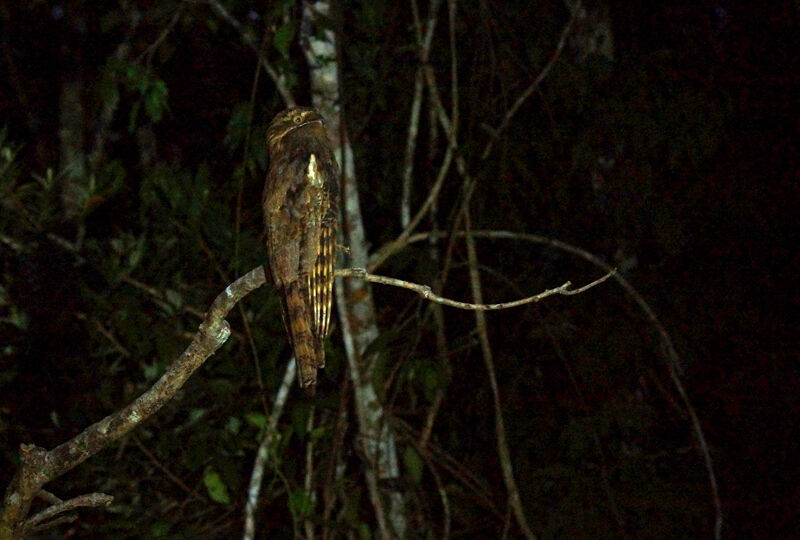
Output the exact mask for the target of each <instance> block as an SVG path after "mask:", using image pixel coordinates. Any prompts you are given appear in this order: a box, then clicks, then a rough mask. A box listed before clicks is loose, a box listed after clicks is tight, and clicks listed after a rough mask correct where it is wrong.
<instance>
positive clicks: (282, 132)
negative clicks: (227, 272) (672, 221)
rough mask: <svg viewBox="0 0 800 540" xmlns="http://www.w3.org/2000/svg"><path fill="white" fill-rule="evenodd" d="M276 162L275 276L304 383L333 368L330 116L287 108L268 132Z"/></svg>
mask: <svg viewBox="0 0 800 540" xmlns="http://www.w3.org/2000/svg"><path fill="white" fill-rule="evenodd" d="M267 146H268V148H269V156H270V165H269V172H268V173H267V180H266V182H265V184H264V197H263V201H262V206H263V209H264V225H265V229H266V233H265V236H266V241H267V253H268V258H269V268H270V273H271V275H272V281H273V283H274V284H275V287H276V288H277V289H278V293H279V294H280V295H281V301H282V305H283V322H284V325H285V326H286V332H287V334H288V335H289V342H290V343H291V345H292V348H293V349H294V355H295V359H296V361H297V368H298V372H299V377H300V386H301V387H303V388H310V389H313V387H314V385H315V384H316V382H317V369H318V368H322V367H325V350H324V348H323V342H324V340H325V338H326V337H327V335H328V333H329V331H330V320H331V308H332V304H333V262H334V259H335V254H334V247H335V242H336V228H337V226H338V223H337V219H338V215H337V212H338V199H339V188H338V178H339V167H338V165H337V164H336V158H335V157H334V155H333V151H332V150H331V143H330V141H329V140H328V134H327V132H326V130H325V124H324V122H323V120H322V116H320V115H319V113H318V112H317V111H315V110H314V109H311V108H307V107H294V108H291V109H287V110H285V111H283V112H281V113H279V114H278V115H277V116H275V118H274V119H273V120H272V122H271V123H270V125H269V128H268V129H267Z"/></svg>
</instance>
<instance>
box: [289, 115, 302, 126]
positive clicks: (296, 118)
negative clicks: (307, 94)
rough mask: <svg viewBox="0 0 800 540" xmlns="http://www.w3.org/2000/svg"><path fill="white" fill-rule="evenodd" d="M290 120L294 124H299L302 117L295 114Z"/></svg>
mask: <svg viewBox="0 0 800 540" xmlns="http://www.w3.org/2000/svg"><path fill="white" fill-rule="evenodd" d="M292 121H293V122H294V123H295V124H299V123H301V122H302V121H303V118H302V117H300V116H295V117H294V118H293V119H292Z"/></svg>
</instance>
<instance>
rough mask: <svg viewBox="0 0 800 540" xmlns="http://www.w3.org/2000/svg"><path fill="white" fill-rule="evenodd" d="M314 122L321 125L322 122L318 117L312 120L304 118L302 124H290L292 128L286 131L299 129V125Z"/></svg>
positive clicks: (307, 124) (302, 125)
mask: <svg viewBox="0 0 800 540" xmlns="http://www.w3.org/2000/svg"><path fill="white" fill-rule="evenodd" d="M314 123H318V124H319V125H323V124H322V120H320V119H319V118H316V119H314V120H306V121H305V122H303V123H302V124H297V125H296V126H292V129H290V130H289V131H287V132H286V133H291V132H292V131H294V130H296V129H300V128H301V127H304V126H309V125H311V124H314Z"/></svg>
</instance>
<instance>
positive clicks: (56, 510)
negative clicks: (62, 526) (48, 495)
mask: <svg viewBox="0 0 800 540" xmlns="http://www.w3.org/2000/svg"><path fill="white" fill-rule="evenodd" d="M113 500H114V497H112V496H111V495H106V494H105V493H89V494H87V495H81V496H79V497H74V498H72V499H69V500H67V501H62V502H60V503H56V504H54V505H52V506H50V507H48V508H46V509H44V510H42V511H41V512H39V513H38V514H36V515H35V516H33V517H32V518H30V519H29V520H27V522H26V523H25V529H26V530H43V529H49V528H50V527H52V526H54V525H56V524H57V523H56V521H57V520H53V518H55V517H56V516H57V515H59V514H63V513H65V512H70V511H72V510H75V509H77V508H82V507H95V506H108V505H109V504H111V501H113ZM51 520H52V521H51ZM70 521H73V519H70Z"/></svg>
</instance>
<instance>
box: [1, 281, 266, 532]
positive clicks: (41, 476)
mask: <svg viewBox="0 0 800 540" xmlns="http://www.w3.org/2000/svg"><path fill="white" fill-rule="evenodd" d="M264 281H265V277H264V269H263V267H260V266H259V267H257V268H255V269H254V270H252V271H250V272H249V273H248V274H246V275H244V276H242V277H241V278H239V279H238V280H236V281H235V282H234V283H232V284H230V285H229V286H228V287H226V288H225V290H224V291H223V292H222V293H220V294H219V295H218V296H217V297H216V299H215V300H214V302H213V303H212V304H211V307H210V308H209V309H208V311H207V312H206V316H205V318H204V320H203V322H202V323H201V324H200V328H199V329H198V331H197V333H196V334H195V336H194V338H193V339H192V342H191V343H190V344H189V346H188V347H187V348H186V350H185V351H184V352H183V354H181V356H180V357H178V358H177V359H176V360H175V361H173V362H172V364H170V365H169V367H168V368H167V370H166V371H165V372H164V374H163V375H162V376H161V378H160V379H158V381H156V382H155V383H154V384H153V386H152V387H150V389H149V390H147V391H146V392H145V393H144V394H142V395H141V396H139V397H138V398H136V399H135V400H134V401H133V402H132V403H131V404H129V405H128V406H126V407H124V408H123V409H121V410H119V411H117V412H115V413H113V414H110V415H109V416H107V417H105V418H104V419H103V420H101V421H99V422H97V423H95V424H92V425H91V426H89V427H88V428H86V429H85V430H83V431H82V432H81V433H80V434H78V435H76V436H75V437H73V438H72V439H70V440H69V441H67V442H65V443H63V444H61V445H59V446H57V447H56V448H54V449H52V450H50V451H47V450H45V449H44V448H39V447H37V446H34V445H29V444H23V445H21V446H20V466H19V469H18V470H17V473H16V474H15V475H14V477H13V479H12V480H11V483H10V484H9V487H8V488H7V490H6V494H5V498H4V500H3V506H2V509H1V510H0V540H6V539H9V538H13V537H14V536H18V535H19V533H20V528H21V527H22V524H23V523H24V521H25V518H26V516H27V514H28V512H29V510H30V505H31V501H32V499H33V497H34V496H35V494H36V493H37V492H38V491H39V490H40V489H41V488H42V487H43V486H44V485H45V484H46V483H48V482H50V481H51V480H53V479H55V478H57V477H59V476H61V475H62V474H64V473H66V472H67V471H69V470H71V469H73V468H75V467H77V466H78V465H80V464H81V463H83V462H84V461H86V460H87V459H89V458H90V457H91V456H93V455H95V454H96V453H97V452H99V451H100V450H102V449H104V448H106V447H107V446H109V445H110V444H111V443H112V442H113V441H115V440H117V439H119V438H120V437H122V436H123V435H125V434H126V433H129V432H130V431H131V430H133V429H134V428H135V427H136V426H138V425H139V424H141V423H142V422H144V421H145V420H146V419H148V418H149V417H150V416H152V415H153V414H154V413H155V412H156V411H158V410H159V409H160V408H161V407H163V406H164V405H165V404H166V403H167V402H168V401H169V400H170V399H172V397H173V396H174V395H175V393H177V391H178V390H179V389H180V388H181V387H182V386H183V384H184V383H185V382H186V381H187V380H188V378H189V377H190V376H191V375H192V373H194V371H195V370H197V368H199V367H200V366H201V365H202V364H203V362H205V360H206V359H207V358H208V357H209V356H211V355H212V354H214V352H215V351H216V350H217V349H218V348H219V347H220V346H221V345H222V344H223V343H225V341H226V340H227V339H228V336H229V335H230V326H229V325H228V322H227V321H226V320H225V316H226V315H227V314H228V312H229V311H230V310H231V309H232V308H233V306H235V305H236V303H237V302H238V301H239V300H241V299H242V298H243V297H244V296H245V295H247V294H249V293H250V292H251V291H253V290H254V289H257V288H258V287H260V286H261V285H263V284H264Z"/></svg>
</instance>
